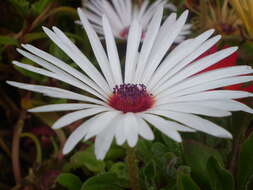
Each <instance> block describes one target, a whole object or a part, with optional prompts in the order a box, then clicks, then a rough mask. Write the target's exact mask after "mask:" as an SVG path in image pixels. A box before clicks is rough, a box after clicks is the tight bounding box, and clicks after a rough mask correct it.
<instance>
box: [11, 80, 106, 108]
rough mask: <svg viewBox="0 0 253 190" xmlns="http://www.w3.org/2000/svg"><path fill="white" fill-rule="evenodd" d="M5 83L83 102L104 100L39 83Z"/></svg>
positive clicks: (98, 102)
mask: <svg viewBox="0 0 253 190" xmlns="http://www.w3.org/2000/svg"><path fill="white" fill-rule="evenodd" d="M7 84H9V85H11V86H15V87H17V88H21V89H25V90H30V91H33V92H38V93H43V94H44V95H45V96H51V97H54V98H64V99H70V100H80V101H84V102H91V103H95V104H101V105H104V102H102V101H100V100H97V99H95V98H90V97H88V96H84V95H81V94H77V93H74V92H71V91H68V90H64V89H61V88H55V87H49V86H41V85H32V84H26V83H20V82H14V81H7Z"/></svg>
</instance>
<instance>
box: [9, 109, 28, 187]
mask: <svg viewBox="0 0 253 190" xmlns="http://www.w3.org/2000/svg"><path fill="white" fill-rule="evenodd" d="M25 117H26V112H25V111H24V110H22V111H21V114H20V116H19V119H18V121H17V123H16V126H15V129H14V134H13V139H12V150H11V157H12V169H13V174H14V177H15V181H16V184H19V183H20V181H21V171H20V163H19V143H20V134H21V133H22V130H23V127H24V122H25Z"/></svg>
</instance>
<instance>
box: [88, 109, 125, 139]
mask: <svg viewBox="0 0 253 190" xmlns="http://www.w3.org/2000/svg"><path fill="white" fill-rule="evenodd" d="M119 114H120V112H118V111H112V110H111V111H108V112H105V113H102V114H100V116H99V117H97V119H96V120H95V121H93V123H92V127H91V128H90V129H89V131H88V133H87V135H86V137H85V140H87V139H90V138H91V137H94V136H96V135H97V134H99V133H100V132H101V131H103V130H104V129H105V128H106V127H108V125H109V124H110V123H111V122H113V120H114V119H115V118H116V117H117V116H118V115H119Z"/></svg>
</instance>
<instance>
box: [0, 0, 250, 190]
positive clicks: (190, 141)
mask: <svg viewBox="0 0 253 190" xmlns="http://www.w3.org/2000/svg"><path fill="white" fill-rule="evenodd" d="M153 1H154V0H153ZM140 2H141V0H137V1H136V3H140ZM173 2H174V3H175V4H176V5H177V7H178V12H182V10H184V9H186V8H188V9H190V11H191V15H190V18H189V19H188V22H190V23H191V24H192V34H191V36H192V37H194V36H196V35H198V34H200V33H201V32H203V31H205V30H207V29H209V28H215V29H216V30H217V33H219V34H222V35H223V40H222V41H221V42H220V44H219V45H218V46H217V48H222V47H224V46H232V45H237V46H240V50H239V52H238V59H237V63H236V64H247V65H251V66H253V41H252V39H253V26H252V23H253V17H252V15H253V14H252V12H253V1H252V0H206V1H204V0H174V1H173ZM80 6H81V1H79V0H1V1H0V10H1V16H0V72H1V74H0V83H1V85H0V96H1V97H0V120H1V125H0V189H1V190H9V189H12V190H37V189H38V190H49V189H50V190H51V189H68V190H124V189H130V187H129V181H128V172H127V165H126V163H125V156H126V147H124V146H123V147H119V146H116V145H115V144H114V145H113V146H112V147H111V149H110V151H109V153H108V155H107V157H106V159H105V160H104V161H98V160H96V158H95V156H94V152H93V141H92V140H91V141H89V142H85V143H83V144H79V145H78V146H77V148H76V149H75V151H73V152H72V153H71V154H70V155H67V156H63V155H62V153H61V149H62V146H63V144H64V142H65V140H66V137H67V136H68V135H69V133H70V132H71V131H73V130H74V129H75V128H76V127H77V126H78V124H79V123H80V122H81V121H78V122H76V123H74V124H72V125H70V126H69V127H67V128H65V129H63V130H56V131H53V130H51V128H50V126H51V125H52V123H53V122H54V121H55V120H56V119H57V118H59V117H60V116H61V113H49V114H48V113H43V114H38V113H36V114H31V113H27V112H26V109H28V108H31V107H34V106H38V105H44V104H49V103H60V102H62V103H63V102H66V101H67V100H64V99H61V100H56V99H52V98H47V97H43V96H42V95H40V94H36V93H30V92H27V91H22V90H18V89H14V88H12V87H10V86H8V85H7V84H6V83H5V81H6V80H15V81H21V82H29V83H39V84H46V85H50V86H66V84H62V83H59V82H58V81H56V80H54V79H48V78H46V77H43V76H40V75H37V74H34V73H31V72H29V71H25V70H22V69H20V68H17V67H14V66H13V65H12V64H11V62H12V61H13V60H19V61H21V62H24V63H27V64H31V65H32V64H34V63H33V62H31V61H29V60H28V59H26V58H23V57H22V56H20V55H19V54H18V53H17V52H16V48H19V47H21V44H26V43H31V44H33V45H35V46H36V47H39V48H40V49H43V50H46V51H48V52H49V53H51V54H52V55H54V56H56V57H59V58H60V59H62V60H63V61H65V62H67V63H69V64H70V65H73V66H74V64H73V63H72V61H71V60H70V59H69V58H68V57H67V56H66V55H65V54H64V53H63V52H62V51H60V50H59V48H58V47H57V46H56V45H55V44H53V43H52V42H51V41H50V40H49V39H48V38H47V37H46V35H45V34H44V33H43V32H42V28H41V26H47V27H51V26H53V25H56V26H58V27H59V28H60V29H62V30H63V31H64V32H65V33H66V34H67V36H68V37H70V39H71V40H72V41H74V42H75V43H76V44H77V45H78V46H79V47H80V49H81V50H82V51H83V52H85V54H86V55H87V56H88V57H89V58H90V59H91V60H92V61H93V62H94V64H96V63H95V61H94V56H93V54H92V52H91V50H90V49H91V48H90V45H89V43H88V41H87V37H86V34H85V32H84V31H83V30H82V28H81V27H80V26H79V25H76V24H75V21H76V20H77V19H78V17H77V14H76V8H77V7H80ZM119 47H120V48H121V49H124V43H120V45H119ZM247 85H248V86H247ZM247 85H246V87H248V88H243V90H244V89H245V90H247V91H251V92H252V88H251V86H250V85H251V84H247ZM67 88H70V87H67ZM240 101H243V102H245V103H246V104H248V105H249V106H252V99H247V100H240ZM252 119H253V118H252V115H249V114H246V113H241V112H239V113H234V114H233V115H232V117H229V118H223V119H220V118H219V119H213V120H214V121H215V122H217V123H218V124H220V125H222V126H224V127H225V128H227V129H228V130H229V131H231V133H232V134H233V136H234V139H233V140H224V139H218V138H214V137H211V136H208V135H205V134H202V133H197V134H183V138H184V143H182V144H177V143H175V142H173V141H172V140H170V139H169V138H167V137H166V136H164V135H163V134H161V133H160V132H159V131H155V134H156V139H155V141H153V142H149V141H146V140H140V141H139V143H138V145H137V147H136V152H137V159H138V165H139V167H140V173H139V174H140V181H141V186H142V188H143V190H252V189H253V164H252V163H253V127H252Z"/></svg>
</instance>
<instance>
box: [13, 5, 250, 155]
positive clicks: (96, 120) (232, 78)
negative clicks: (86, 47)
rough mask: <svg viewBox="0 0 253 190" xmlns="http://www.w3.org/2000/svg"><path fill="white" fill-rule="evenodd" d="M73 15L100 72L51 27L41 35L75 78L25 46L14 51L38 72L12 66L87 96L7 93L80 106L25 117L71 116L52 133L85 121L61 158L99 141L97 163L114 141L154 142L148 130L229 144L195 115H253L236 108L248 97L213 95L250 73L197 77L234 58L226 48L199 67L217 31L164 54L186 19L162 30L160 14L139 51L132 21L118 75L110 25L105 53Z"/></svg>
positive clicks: (138, 30) (245, 69) (137, 27)
mask: <svg viewBox="0 0 253 190" xmlns="http://www.w3.org/2000/svg"><path fill="white" fill-rule="evenodd" d="M78 14H79V16H80V19H81V22H82V24H83V27H84V29H85V30H86V32H87V35H88V38H89V41H90V43H91V47H92V49H93V52H94V55H95V57H96V59H97V62H98V64H99V67H100V69H101V71H99V70H98V69H97V68H96V67H95V66H94V65H93V64H92V63H91V62H90V61H89V60H88V58H87V57H86V56H85V55H84V54H83V53H82V52H81V51H80V50H79V49H78V48H77V47H76V46H75V45H74V44H73V43H72V42H71V41H70V40H69V39H68V38H67V37H66V35H65V34H64V33H63V32H62V31H60V30H59V29H58V28H56V27H53V28H52V30H50V29H48V28H44V31H45V33H46V34H47V35H48V36H49V37H50V38H51V40H53V42H55V44H56V45H58V46H59V48H61V49H62V50H63V51H64V52H65V53H66V54H67V55H68V56H69V57H70V58H71V59H72V60H73V61H74V62H75V63H76V64H77V65H78V66H79V67H80V71H79V70H77V69H74V68H72V67H71V66H69V65H68V64H66V63H64V62H63V61H61V60H59V59H58V58H56V57H54V56H52V55H50V54H48V53H46V52H44V51H42V50H40V49H37V48H35V47H34V46H31V45H23V48H24V49H26V50H27V51H24V50H21V49H18V52H19V53H21V54H22V55H24V56H25V57H27V58H29V59H31V60H32V61H34V62H36V63H37V64H38V65H40V66H41V67H43V68H40V67H34V66H30V65H26V64H22V63H19V62H17V61H14V64H15V65H17V66H19V67H22V68H24V69H27V70H30V71H33V72H36V73H39V74H42V75H45V76H48V77H51V78H54V79H58V80H60V81H63V82H65V83H68V84H70V85H72V86H74V87H76V88H78V89H81V90H83V91H85V92H86V94H87V93H89V94H90V95H91V96H88V95H83V94H82V93H77V92H72V91H69V90H65V89H61V88H56V87H49V86H40V85H32V84H25V83H18V82H11V81H8V83H9V84H10V85H13V86H16V87H18V88H22V89H26V90H31V91H35V92H39V93H43V94H44V95H46V96H51V97H55V98H65V99H70V100H76V101H79V102H82V103H66V104H53V105H45V106H40V107H37V108H33V109H30V110H29V111H31V112H54V111H73V112H71V113H68V114H66V115H64V116H63V117H61V118H59V119H58V120H57V121H56V122H55V123H54V125H53V128H54V129H59V128H62V127H64V126H67V125H69V124H71V123H73V122H74V121H77V120H80V119H83V118H86V117H90V118H89V119H88V120H86V121H85V122H83V124H81V125H80V126H79V127H78V128H77V129H76V130H75V131H74V132H73V133H72V134H71V135H70V137H69V138H68V140H67V142H66V144H65V147H64V149H63V152H64V153H65V154H66V153H69V152H70V151H71V150H72V149H73V148H74V147H75V145H76V144H77V143H78V142H79V141H81V140H88V139H90V138H92V137H96V138H95V154H96V156H97V158H98V159H103V158H104V157H105V155H106V152H107V151H108V149H109V147H110V145H111V143H112V141H113V139H114V137H115V139H116V143H117V144H118V145H122V144H123V143H125V142H127V143H128V145H129V146H131V147H133V146H135V145H136V143H137V141H138V136H141V137H143V138H145V139H148V140H152V139H154V134H153V132H152V130H151V128H150V126H149V124H151V125H153V127H155V128H157V129H158V130H160V131H161V132H162V133H164V134H165V135H167V136H169V137H170V138H172V139H174V140H175V141H177V142H181V141H182V139H181V136H180V134H179V132H180V131H182V132H194V131H201V132H204V133H208V134H210V135H213V136H216V137H222V138H231V137H232V136H231V134H230V133H229V132H228V131H226V130H225V129H223V128H222V127H220V126H218V125H216V124H215V123H213V122H211V121H209V120H206V119H203V118H201V117H200V116H199V115H204V116H211V117H224V116H229V115H231V111H238V110H242V111H246V112H249V113H253V110H252V109H251V108H249V107H247V106H246V105H244V104H242V103H240V102H237V101H235V100H234V99H237V98H243V97H251V96H252V94H251V93H248V92H243V91H233V90H232V91H230V90H216V89H217V88H220V87H223V86H228V85H233V84H238V83H242V82H248V81H251V80H252V79H253V76H245V75H247V74H250V73H253V70H252V69H251V68H250V67H249V66H232V67H226V68H222V69H216V70H213V71H209V72H204V73H200V71H202V70H204V69H206V68H208V67H210V66H212V65H214V64H216V63H217V62H219V61H221V60H222V59H224V58H226V57H227V56H229V55H231V54H233V53H234V52H235V51H236V50H237V47H231V48H226V49H223V50H221V51H217V52H215V53H213V54H211V55H208V56H206V57H203V58H201V59H198V60H196V58H198V57H199V56H200V55H202V54H203V53H204V52H206V51H207V50H209V49H210V48H211V47H213V46H214V44H215V43H217V41H218V40H219V39H220V36H219V35H218V36H214V37H211V35H212V34H213V32H214V30H208V31H206V32H204V33H203V34H201V35H199V36H198V37H196V38H193V39H189V40H186V41H184V42H182V43H181V44H179V45H178V46H177V47H175V48H174V49H173V50H172V51H171V52H170V53H169V54H167V52H168V49H169V48H170V47H171V46H172V45H173V42H174V41H175V39H176V38H177V36H178V35H179V33H180V32H181V30H182V28H183V27H184V24H185V21H186V18H187V15H188V11H185V12H184V13H183V14H182V15H181V16H180V17H179V18H178V19H177V18H176V14H174V13H173V14H171V15H170V16H169V17H168V18H167V19H166V20H165V21H164V22H163V23H162V16H163V8H162V7H160V8H158V9H157V10H156V12H155V14H154V16H153V18H152V20H151V21H150V24H149V26H148V28H147V32H146V37H145V39H144V40H143V42H142V43H141V35H142V26H141V24H139V22H138V20H134V21H133V22H132V24H131V26H130V28H129V34H128V35H129V36H128V40H127V49H126V56H125V57H126V58H125V61H124V64H123V65H124V66H123V67H122V66H121V63H120V59H119V56H118V51H117V48H116V43H115V39H114V36H113V32H112V28H111V26H110V22H109V20H108V19H107V17H106V16H103V19H102V20H103V21H102V23H103V24H102V25H103V31H104V34H105V42H106V51H105V50H104V48H103V46H102V44H101V42H100V40H99V37H98V36H97V34H96V32H95V31H94V29H93V28H92V25H91V24H90V23H89V21H88V19H87V17H86V15H85V13H84V12H83V11H82V10H81V9H78ZM172 25H173V27H171V26H172ZM140 45H141V47H140ZM106 52H107V53H106ZM194 60H196V61H194ZM190 63H191V64H190Z"/></svg>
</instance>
